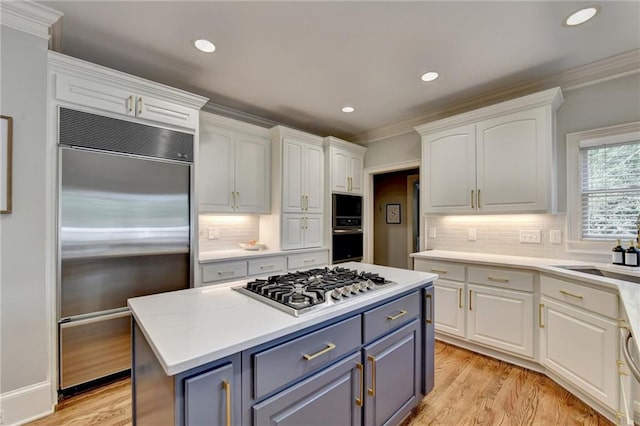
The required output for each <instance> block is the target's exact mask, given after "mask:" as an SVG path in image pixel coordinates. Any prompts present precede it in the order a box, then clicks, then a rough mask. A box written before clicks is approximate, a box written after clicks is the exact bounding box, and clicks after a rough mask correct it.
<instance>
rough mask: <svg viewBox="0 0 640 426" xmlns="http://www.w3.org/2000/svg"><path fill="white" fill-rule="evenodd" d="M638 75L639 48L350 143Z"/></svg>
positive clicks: (457, 104) (434, 112) (381, 129)
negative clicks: (506, 103) (556, 91)
mask: <svg viewBox="0 0 640 426" xmlns="http://www.w3.org/2000/svg"><path fill="white" fill-rule="evenodd" d="M638 72H640V49H635V50H630V51H628V52H624V53H621V54H619V55H615V56H611V57H609V58H606V59H602V60H600V61H596V62H592V63H590V64H586V65H582V66H579V67H576V68H572V69H570V70H567V71H563V72H560V73H558V74H554V75H552V76H549V77H546V78H543V79H537V80H529V81H525V82H522V83H518V84H515V85H512V86H508V87H505V88H503V89H499V90H492V91H491V92H488V93H484V94H481V95H479V96H474V97H472V98H469V99H467V100H466V101H462V102H454V103H452V104H450V105H448V106H445V107H443V108H438V109H434V110H432V111H430V112H429V113H427V114H424V115H421V116H418V117H415V118H411V119H408V120H404V121H401V122H398V123H394V124H391V125H388V126H382V127H378V128H376V129H372V130H369V131H366V132H363V133H360V134H357V135H355V136H353V137H351V138H349V140H350V141H351V142H355V143H359V144H363V145H366V144H368V143H371V142H375V141H379V140H382V139H386V138H390V137H393V136H398V135H402V134H405V133H409V132H413V131H414V128H415V127H419V126H422V125H424V124H427V123H430V122H432V121H436V120H440V119H443V118H447V117H451V116H454V115H457V114H462V113H465V112H469V111H472V110H474V109H478V108H482V107H486V106H489V105H493V104H495V103H498V102H503V101H507V100H510V99H514V98H517V97H520V96H525V95H529V94H532V93H535V92H538V91H541V90H545V89H549V88H552V87H555V86H560V88H561V89H562V90H563V91H564V92H568V91H571V90H575V89H578V88H581V87H586V86H590V85H592V84H597V83H601V82H604V81H608V80H613V79H616V78H620V77H624V76H627V75H631V74H635V73H638Z"/></svg>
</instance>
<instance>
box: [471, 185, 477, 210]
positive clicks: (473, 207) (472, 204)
mask: <svg viewBox="0 0 640 426" xmlns="http://www.w3.org/2000/svg"><path fill="white" fill-rule="evenodd" d="M473 198H474V197H473V189H472V190H471V208H472V209H475V208H476V206H475V205H474V203H473Z"/></svg>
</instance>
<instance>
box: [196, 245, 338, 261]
mask: <svg viewBox="0 0 640 426" xmlns="http://www.w3.org/2000/svg"><path fill="white" fill-rule="evenodd" d="M322 250H329V249H328V248H327V247H315V248H312V249H300V250H271V249H265V250H243V249H240V248H239V249H235V250H215V251H204V252H201V253H200V254H199V255H198V261H199V262H200V263H207V262H219V261H221V260H246V259H251V258H254V257H266V256H278V255H286V254H302V253H309V252H314V251H322Z"/></svg>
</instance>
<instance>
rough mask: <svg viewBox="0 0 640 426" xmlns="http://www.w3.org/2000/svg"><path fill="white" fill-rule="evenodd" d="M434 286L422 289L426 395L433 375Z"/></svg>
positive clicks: (432, 382)
mask: <svg viewBox="0 0 640 426" xmlns="http://www.w3.org/2000/svg"><path fill="white" fill-rule="evenodd" d="M434 293H435V288H434V286H431V287H428V288H425V289H424V290H422V294H423V299H422V303H423V314H422V319H423V323H422V329H423V333H422V350H423V352H422V374H423V376H422V394H423V395H426V394H428V393H429V392H431V390H432V389H433V386H434V376H435V333H434V331H435V330H434V325H435V301H434Z"/></svg>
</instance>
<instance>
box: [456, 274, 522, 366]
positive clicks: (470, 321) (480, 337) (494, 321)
mask: <svg viewBox="0 0 640 426" xmlns="http://www.w3.org/2000/svg"><path fill="white" fill-rule="evenodd" d="M468 289H469V299H468V302H467V306H468V312H467V338H468V339H469V340H471V341H473V342H478V343H481V344H484V345H488V346H493V347H495V348H497V349H502V350H506V351H509V352H512V353H515V354H519V355H524V356H527V357H533V327H534V326H533V294H530V293H523V292H518V291H513V290H504V289H498V288H489V287H484V286H477V285H471V284H470V285H469V286H468Z"/></svg>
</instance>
